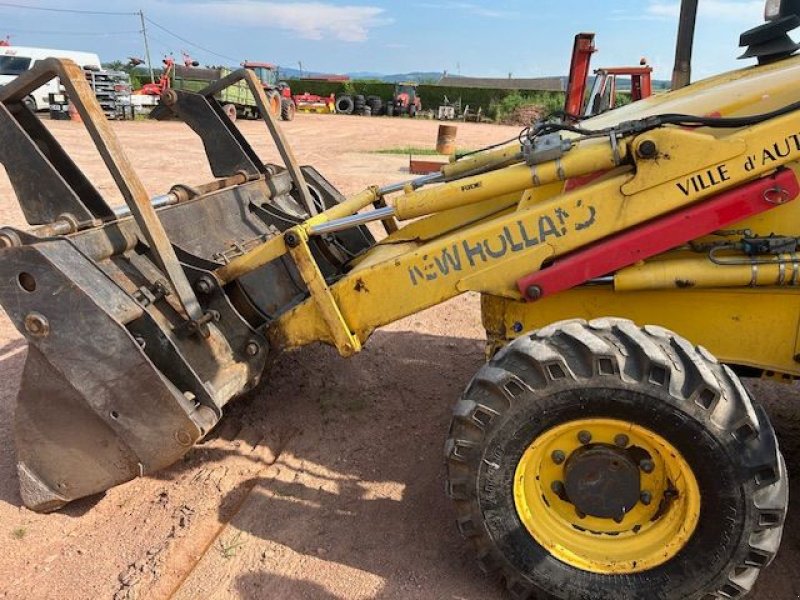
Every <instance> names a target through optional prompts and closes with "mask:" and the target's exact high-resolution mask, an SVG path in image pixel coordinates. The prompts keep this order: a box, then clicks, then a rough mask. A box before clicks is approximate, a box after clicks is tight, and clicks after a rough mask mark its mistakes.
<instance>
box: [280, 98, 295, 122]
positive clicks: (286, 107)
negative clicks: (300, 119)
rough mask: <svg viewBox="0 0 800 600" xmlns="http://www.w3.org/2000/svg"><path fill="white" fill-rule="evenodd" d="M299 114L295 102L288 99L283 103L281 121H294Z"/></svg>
mask: <svg viewBox="0 0 800 600" xmlns="http://www.w3.org/2000/svg"><path fill="white" fill-rule="evenodd" d="M296 112H297V107H296V106H295V105H294V102H292V101H291V100H289V99H288V98H284V99H283V100H282V101H281V119H283V120H284V121H294V115H295V113H296Z"/></svg>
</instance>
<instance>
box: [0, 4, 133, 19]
mask: <svg viewBox="0 0 800 600" xmlns="http://www.w3.org/2000/svg"><path fill="white" fill-rule="evenodd" d="M0 6H7V7H9V8H24V9H26V10H42V11H46V12H59V13H72V14H78V15H114V16H125V17H130V16H134V15H138V14H139V13H135V12H119V11H108V10H80V9H77V8H50V7H45V6H30V5H28V4H16V3H15V2H0Z"/></svg>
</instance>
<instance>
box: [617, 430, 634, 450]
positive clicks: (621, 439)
mask: <svg viewBox="0 0 800 600" xmlns="http://www.w3.org/2000/svg"><path fill="white" fill-rule="evenodd" d="M630 441H631V438H629V437H628V436H627V435H625V434H624V433H620V434H619V435H618V436H616V437H615V438H614V445H616V446H619V447H620V448H627V447H628V444H629V443H630Z"/></svg>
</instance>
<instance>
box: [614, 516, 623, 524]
mask: <svg viewBox="0 0 800 600" xmlns="http://www.w3.org/2000/svg"><path fill="white" fill-rule="evenodd" d="M624 519H625V515H622V516H621V517H614V523H617V524H619V523H622V521H623V520H624Z"/></svg>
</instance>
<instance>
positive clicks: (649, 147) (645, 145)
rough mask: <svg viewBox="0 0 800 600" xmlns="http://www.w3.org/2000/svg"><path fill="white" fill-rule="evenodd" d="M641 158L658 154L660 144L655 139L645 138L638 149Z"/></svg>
mask: <svg viewBox="0 0 800 600" xmlns="http://www.w3.org/2000/svg"><path fill="white" fill-rule="evenodd" d="M636 152H637V153H638V154H639V158H653V157H654V156H655V155H656V154H658V146H656V143H655V142H654V141H653V140H644V141H643V142H642V143H641V144H639V147H638V148H637V149H636Z"/></svg>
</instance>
